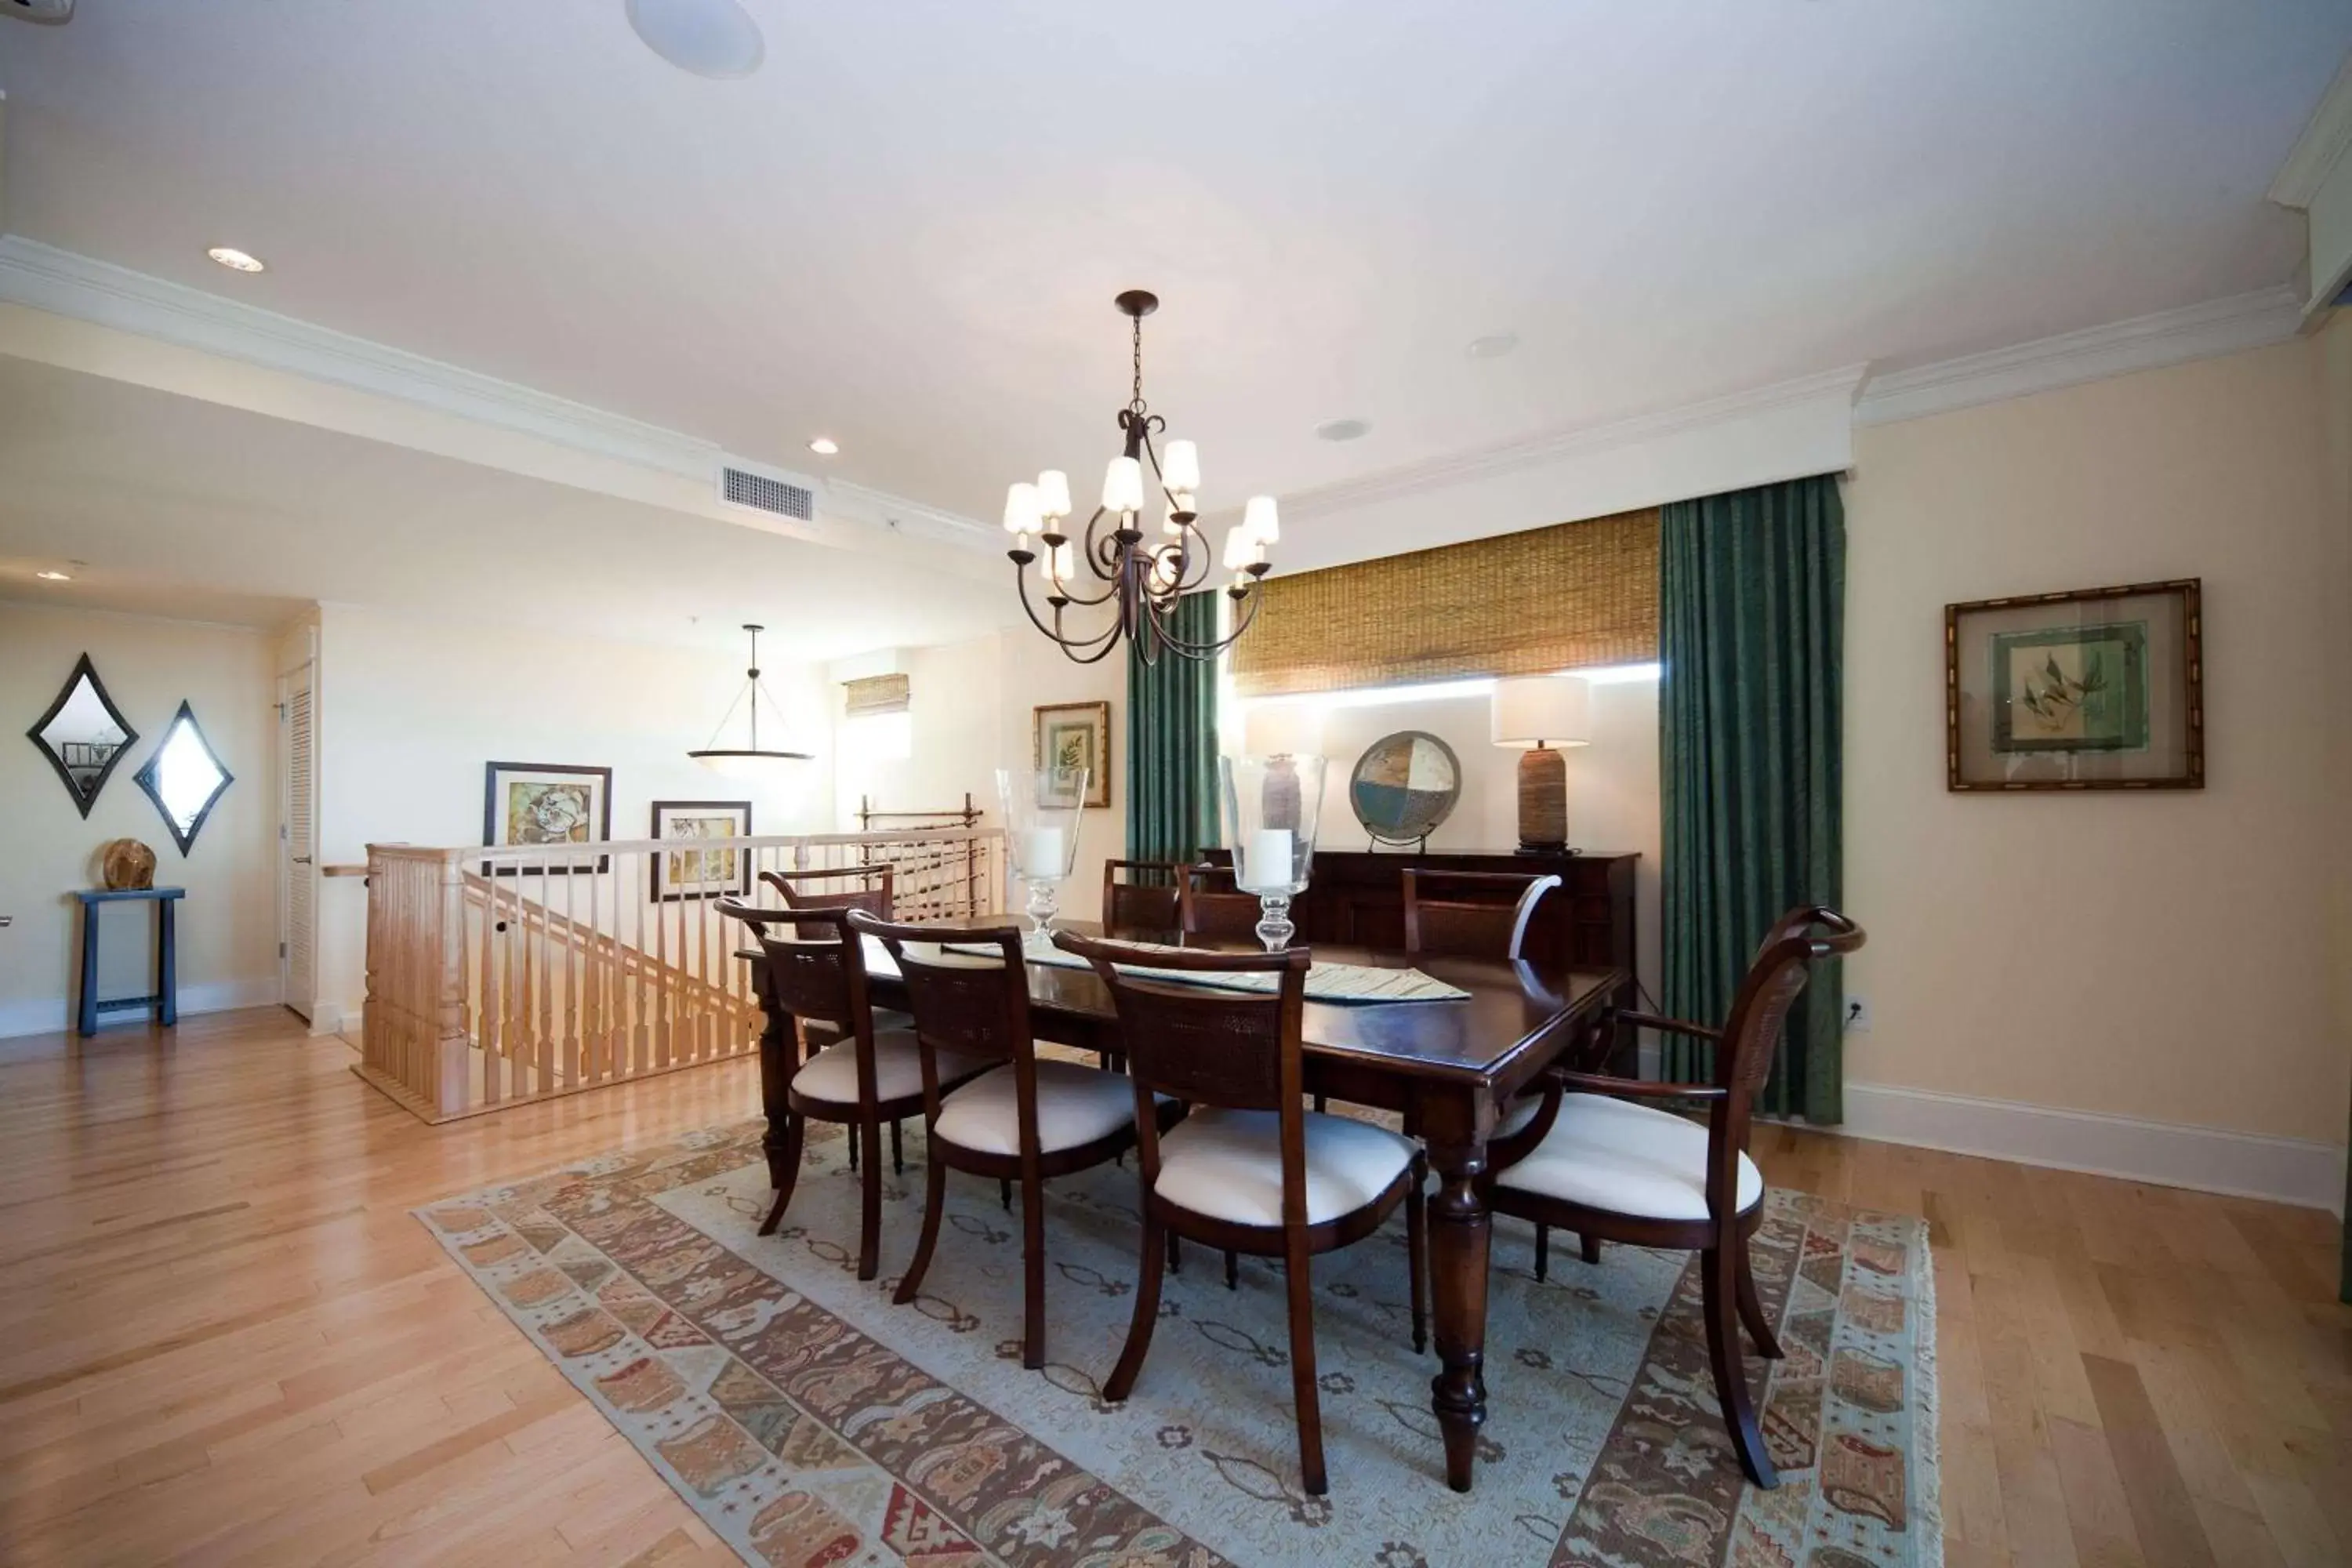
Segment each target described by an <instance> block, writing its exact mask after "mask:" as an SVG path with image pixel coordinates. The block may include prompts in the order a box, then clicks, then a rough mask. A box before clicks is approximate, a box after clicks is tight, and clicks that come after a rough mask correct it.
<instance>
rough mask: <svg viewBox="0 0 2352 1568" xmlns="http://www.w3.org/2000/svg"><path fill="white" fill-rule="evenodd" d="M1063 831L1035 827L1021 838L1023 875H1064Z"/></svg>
mask: <svg viewBox="0 0 2352 1568" xmlns="http://www.w3.org/2000/svg"><path fill="white" fill-rule="evenodd" d="M1062 867H1063V859H1062V830H1061V829H1060V828H1058V827H1033V828H1031V829H1030V830H1029V831H1028V832H1026V833H1024V834H1023V835H1022V836H1021V874H1022V875H1023V876H1024V877H1058V876H1060V875H1061V874H1062Z"/></svg>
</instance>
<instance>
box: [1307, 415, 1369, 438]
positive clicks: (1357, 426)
mask: <svg viewBox="0 0 2352 1568" xmlns="http://www.w3.org/2000/svg"><path fill="white" fill-rule="evenodd" d="M1371 427H1372V426H1371V425H1370V422H1369V421H1367V420H1362V419H1326V420H1325V421H1323V423H1322V424H1320V425H1318V426H1315V434H1317V435H1318V436H1320V437H1323V439H1325V440H1326V441H1352V440H1354V439H1356V438H1357V437H1360V436H1361V435H1363V434H1364V432H1365V431H1367V430H1370V428H1371Z"/></svg>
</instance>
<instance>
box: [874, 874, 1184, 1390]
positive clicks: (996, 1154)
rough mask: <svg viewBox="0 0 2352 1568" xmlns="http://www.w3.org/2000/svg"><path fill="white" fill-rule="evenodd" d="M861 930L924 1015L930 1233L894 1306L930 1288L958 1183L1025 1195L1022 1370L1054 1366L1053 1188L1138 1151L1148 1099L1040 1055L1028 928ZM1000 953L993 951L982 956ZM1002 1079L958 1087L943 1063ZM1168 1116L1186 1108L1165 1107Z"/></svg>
mask: <svg viewBox="0 0 2352 1568" xmlns="http://www.w3.org/2000/svg"><path fill="white" fill-rule="evenodd" d="M849 927H850V929H851V930H852V931H856V932H858V933H859V934H860V935H862V936H870V937H873V938H875V939H876V940H877V941H879V942H881V943H882V945H883V946H884V947H885V948H887V949H888V951H889V953H890V957H891V960H892V961H893V962H894V963H897V964H898V973H899V975H900V977H901V978H902V979H903V980H904V981H905V983H906V986H907V998H908V1003H909V1004H910V1005H911V1006H912V1009H913V1012H914V1016H915V1038H916V1042H917V1045H918V1047H919V1061H920V1065H921V1069H922V1099H923V1125H924V1129H925V1131H926V1133H927V1139H926V1147H927V1149H928V1151H929V1152H928V1153H927V1154H926V1156H925V1165H924V1181H923V1232H922V1238H921V1239H920V1240H919V1241H918V1242H917V1243H916V1244H915V1260H914V1261H913V1262H912V1263H910V1264H908V1266H907V1272H906V1274H905V1275H904V1276H903V1277H902V1278H901V1279H899V1281H898V1291H897V1293H896V1294H895V1295H894V1296H893V1297H892V1298H891V1299H892V1300H894V1301H896V1302H898V1304H899V1305H901V1306H904V1305H905V1304H907V1303H908V1302H909V1301H912V1300H915V1297H916V1293H917V1292H918V1291H919V1290H920V1289H922V1286H923V1276H924V1274H925V1273H926V1272H928V1271H929V1268H930V1266H931V1253H932V1250H933V1249H934V1248H935V1247H937V1246H938V1245H939V1239H940V1215H942V1214H943V1213H944V1212H945V1210H946V1208H947V1173H949V1172H950V1171H951V1170H952V1171H964V1172H969V1173H971V1174H973V1175H977V1176H990V1177H993V1178H995V1180H996V1181H997V1182H999V1183H1000V1184H1002V1183H1004V1182H1008V1181H1011V1182H1017V1183H1019V1184H1020V1187H1021V1260H1022V1282H1021V1290H1022V1335H1021V1364H1022V1365H1024V1366H1025V1367H1028V1368H1029V1369H1031V1370H1032V1371H1034V1370H1036V1369H1037V1368H1039V1367H1042V1366H1044V1365H1045V1183H1046V1182H1047V1181H1049V1180H1051V1179H1053V1178H1054V1177H1055V1176H1066V1175H1070V1174H1072V1173H1076V1172H1078V1171H1083V1170H1087V1169H1089V1168H1091V1167H1093V1166H1096V1165H1100V1164H1106V1163H1109V1162H1110V1161H1112V1160H1114V1159H1116V1158H1118V1156H1119V1155H1120V1154H1122V1153H1124V1152H1126V1151H1127V1150H1128V1149H1129V1148H1130V1147H1132V1146H1133V1145H1134V1143H1135V1116H1136V1100H1135V1097H1134V1094H1133V1092H1132V1091H1131V1090H1130V1089H1129V1086H1128V1084H1127V1081H1126V1080H1125V1079H1120V1078H1117V1077H1114V1076H1112V1075H1110V1074H1108V1073H1102V1072H1097V1071H1096V1070H1094V1069H1093V1068H1085V1067H1080V1066H1079V1065H1078V1064H1077V1063H1076V1062H1069V1061H1060V1060H1056V1059H1055V1058H1050V1057H1040V1056H1039V1055H1038V1054H1037V1042H1036V1040H1035V1038H1034V1037H1033V1036H1032V1035H1031V1033H1030V1027H1029V977H1028V971H1027V967H1026V960H1025V959H1024V957H1023V954H1022V950H1021V931H1020V928H1018V927H1016V926H990V927H987V928H984V929H980V930H970V931H957V932H955V933H954V938H953V945H952V946H949V945H942V936H941V932H940V928H939V927H937V926H905V925H892V924H890V923H889V922H888V921H878V920H876V919H875V918H874V917H873V916H871V915H868V914H866V913H864V912H863V911H857V912H854V913H852V914H851V915H850V916H849ZM973 950H992V951H973ZM957 1061H961V1062H965V1063H982V1062H984V1063H986V1064H988V1066H989V1068H992V1069H993V1070H990V1071H983V1072H982V1073H981V1074H980V1076H979V1077H977V1078H967V1079H965V1080H964V1081H963V1083H962V1085H961V1087H955V1086H953V1085H951V1084H950V1081H949V1080H948V1079H947V1077H946V1075H945V1072H944V1071H943V1068H942V1064H944V1063H950V1062H957ZM1155 1109H1156V1110H1157V1111H1158V1112H1159V1113H1160V1114H1161V1115H1163V1116H1165V1115H1168V1114H1172V1113H1173V1112H1175V1111H1176V1110H1179V1109H1180V1108H1179V1107H1177V1106H1176V1105H1175V1103H1174V1102H1173V1101H1172V1100H1171V1101H1165V1102H1162V1103H1161V1104H1160V1105H1159V1106H1157V1107H1156V1108H1155Z"/></svg>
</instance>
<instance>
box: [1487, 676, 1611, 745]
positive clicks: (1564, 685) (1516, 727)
mask: <svg viewBox="0 0 2352 1568" xmlns="http://www.w3.org/2000/svg"><path fill="white" fill-rule="evenodd" d="M1591 710H1592V704H1591V688H1589V687H1587V686H1586V685H1585V683H1584V681H1583V680H1582V679H1580V677H1577V676H1573V675H1528V676H1520V677H1517V678H1516V679H1507V680H1497V681H1496V682H1495V697H1494V706H1493V708H1492V710H1491V711H1490V714H1489V718H1490V720H1491V721H1492V724H1493V731H1492V736H1491V738H1492V739H1493V741H1494V742H1495V744H1496V745H1498V746H1533V745H1537V744H1543V745H1549V746H1586V745H1591V743H1592V717H1591Z"/></svg>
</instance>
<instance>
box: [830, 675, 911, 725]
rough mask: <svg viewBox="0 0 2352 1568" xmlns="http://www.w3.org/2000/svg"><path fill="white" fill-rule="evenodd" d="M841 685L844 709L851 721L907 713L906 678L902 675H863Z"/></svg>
mask: <svg viewBox="0 0 2352 1568" xmlns="http://www.w3.org/2000/svg"><path fill="white" fill-rule="evenodd" d="M841 685H842V690H843V692H844V708H845V711H846V712H847V714H848V716H849V717H850V718H852V719H870V718H873V717H874V716H875V715H876V714H877V713H904V712H905V711H907V706H908V691H907V678H906V677H905V676H903V675H864V676H860V677H858V678H857V679H856V680H845V681H843V682H842V683H841Z"/></svg>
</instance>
